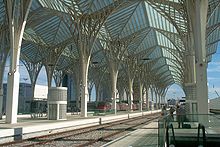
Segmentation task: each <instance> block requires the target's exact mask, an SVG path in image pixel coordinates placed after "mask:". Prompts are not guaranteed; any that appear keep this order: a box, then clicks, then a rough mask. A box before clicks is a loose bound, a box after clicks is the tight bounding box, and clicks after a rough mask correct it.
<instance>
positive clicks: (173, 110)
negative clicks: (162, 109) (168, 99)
mask: <svg viewBox="0 0 220 147" xmlns="http://www.w3.org/2000/svg"><path fill="white" fill-rule="evenodd" d="M169 111H170V117H171V118H172V120H173V113H174V112H175V109H174V108H173V107H172V106H171V107H170V110H169Z"/></svg>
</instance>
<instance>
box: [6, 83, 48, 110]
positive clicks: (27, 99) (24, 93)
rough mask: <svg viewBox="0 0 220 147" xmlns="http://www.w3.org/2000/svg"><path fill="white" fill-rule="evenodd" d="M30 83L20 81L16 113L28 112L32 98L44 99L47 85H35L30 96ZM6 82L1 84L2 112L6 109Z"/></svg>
mask: <svg viewBox="0 0 220 147" xmlns="http://www.w3.org/2000/svg"><path fill="white" fill-rule="evenodd" d="M32 93H33V92H32V89H31V84H28V83H20V85H19V97H18V113H29V112H30V106H31V101H32V100H46V99H47V93H48V87H47V86H42V85H36V86H35V92H34V97H33V98H32ZM6 97H7V84H6V83H4V84H3V113H4V112H5V111H6Z"/></svg>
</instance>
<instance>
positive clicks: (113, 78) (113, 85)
mask: <svg viewBox="0 0 220 147" xmlns="http://www.w3.org/2000/svg"><path fill="white" fill-rule="evenodd" d="M111 66H113V65H111ZM110 75H111V90H112V92H111V93H112V109H113V111H114V113H115V114H116V113H117V105H116V92H117V89H116V85H117V77H118V70H116V71H115V70H112V71H111V72H110Z"/></svg>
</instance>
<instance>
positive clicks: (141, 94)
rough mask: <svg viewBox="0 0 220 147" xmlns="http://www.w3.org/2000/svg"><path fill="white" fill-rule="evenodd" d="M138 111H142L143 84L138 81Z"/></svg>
mask: <svg viewBox="0 0 220 147" xmlns="http://www.w3.org/2000/svg"><path fill="white" fill-rule="evenodd" d="M139 110H140V111H141V112H142V111H143V83H142V82H141V81H139Z"/></svg>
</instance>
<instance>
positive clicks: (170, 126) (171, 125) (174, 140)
mask: <svg viewBox="0 0 220 147" xmlns="http://www.w3.org/2000/svg"><path fill="white" fill-rule="evenodd" d="M169 128H171V129H172V134H173V142H174V145H176V139H175V135H174V129H173V124H169V125H167V129H166V142H167V146H169Z"/></svg>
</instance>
